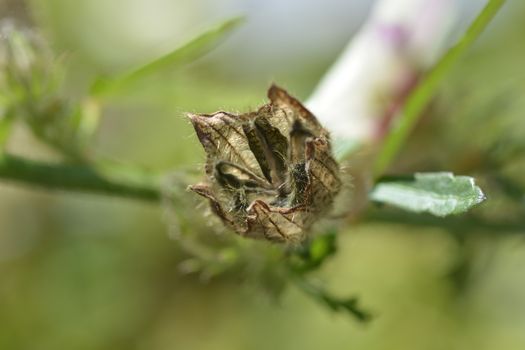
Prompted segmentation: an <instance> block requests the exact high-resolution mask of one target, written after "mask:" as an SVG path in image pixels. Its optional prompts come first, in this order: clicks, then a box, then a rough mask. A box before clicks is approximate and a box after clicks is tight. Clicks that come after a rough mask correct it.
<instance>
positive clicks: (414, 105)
mask: <svg viewBox="0 0 525 350" xmlns="http://www.w3.org/2000/svg"><path fill="white" fill-rule="evenodd" d="M504 3H505V0H490V1H489V2H488V3H487V5H486V6H485V7H484V8H483V10H482V11H481V12H480V14H479V15H478V16H477V17H476V19H475V20H474V21H473V22H472V24H471V25H470V26H469V28H468V29H467V31H466V32H465V34H464V35H463V37H462V38H461V39H460V40H459V42H458V43H457V44H456V45H454V46H453V47H452V48H451V49H450V50H448V51H447V53H446V54H445V55H443V57H441V59H440V60H439V61H438V62H437V63H436V65H435V66H434V67H433V68H432V69H431V70H430V71H429V72H428V73H427V74H426V75H425V76H424V77H423V80H422V81H421V83H420V84H419V85H418V86H417V87H416V89H415V90H414V91H413V92H412V94H411V95H410V96H409V97H408V99H407V101H406V103H405V104H404V106H403V107H402V108H401V110H400V111H399V116H398V118H396V120H397V122H396V123H395V124H394V125H393V126H392V130H391V131H390V133H389V134H388V136H387V138H386V140H385V142H384V144H383V146H382V148H381V151H380V153H379V156H378V157H377V159H376V162H375V164H374V174H375V176H376V177H379V176H381V175H382V174H383V173H384V171H385V170H386V169H387V168H388V166H389V165H390V163H391V162H392V161H393V160H394V158H395V157H396V155H397V154H398V152H399V150H400V149H401V147H402V145H403V143H404V142H405V140H406V139H407V137H408V135H409V134H410V132H411V131H412V129H413V128H414V126H415V124H416V122H417V121H418V119H419V117H420V116H421V112H422V111H423V109H424V108H425V106H426V105H427V104H428V102H429V101H430V99H431V98H432V96H434V93H435V92H436V89H437V88H438V86H439V84H440V83H441V81H442V80H443V79H444V78H445V76H446V75H447V73H448V72H449V71H450V69H451V68H452V67H453V65H454V63H456V61H457V60H458V59H459V58H460V57H461V55H462V54H463V53H465V51H467V49H468V48H469V47H470V46H471V45H472V43H473V42H474V41H475V40H476V39H477V38H478V37H479V35H480V34H481V33H482V32H483V30H484V29H485V28H486V27H487V25H488V24H489V23H490V21H491V20H492V19H493V18H494V16H495V15H496V14H497V13H498V11H499V9H500V8H501V6H503V4H504Z"/></svg>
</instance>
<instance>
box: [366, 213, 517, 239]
mask: <svg viewBox="0 0 525 350" xmlns="http://www.w3.org/2000/svg"><path fill="white" fill-rule="evenodd" d="M362 220H363V221H362V222H363V223H385V224H399V225H406V226H412V227H415V226H420V227H435V228H443V229H447V230H452V231H460V232H470V231H472V232H477V233H480V232H483V233H487V234H494V235H495V236H502V235H504V234H524V233H525V221H523V220H515V221H493V220H486V219H483V218H479V217H474V216H472V217H470V216H467V215H463V216H457V217H447V218H446V219H444V218H438V217H435V216H431V215H423V214H411V213H405V212H401V211H395V212H393V211H390V210H386V209H383V210H370V211H369V212H368V213H367V214H365V215H364V216H363V217H362Z"/></svg>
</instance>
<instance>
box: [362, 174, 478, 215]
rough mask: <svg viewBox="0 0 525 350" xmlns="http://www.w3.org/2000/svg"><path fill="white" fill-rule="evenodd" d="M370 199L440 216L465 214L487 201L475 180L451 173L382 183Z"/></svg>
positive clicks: (420, 175)
mask: <svg viewBox="0 0 525 350" xmlns="http://www.w3.org/2000/svg"><path fill="white" fill-rule="evenodd" d="M370 198H371V199H372V200H373V201H376V202H381V203H387V204H391V205H393V206H396V207H399V208H402V209H405V210H408V211H413V212H416V213H421V212H428V213H431V214H433V215H436V216H440V217H444V216H447V215H453V214H460V213H463V212H466V211H468V210H469V209H470V208H471V207H473V206H475V205H477V204H479V203H481V202H483V201H484V200H485V199H486V197H485V195H484V193H483V191H482V190H481V188H479V187H478V186H476V184H475V182H474V179H473V178H472V177H469V176H454V175H453V174H452V173H448V172H442V173H416V174H415V175H414V176H413V178H411V179H405V180H392V181H384V182H380V183H378V184H377V185H376V186H375V187H374V188H373V189H372V191H371V193H370Z"/></svg>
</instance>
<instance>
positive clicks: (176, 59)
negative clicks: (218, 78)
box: [91, 17, 243, 96]
mask: <svg viewBox="0 0 525 350" xmlns="http://www.w3.org/2000/svg"><path fill="white" fill-rule="evenodd" d="M242 21H243V17H233V18H230V19H228V20H226V21H224V22H222V23H220V24H219V25H217V26H215V27H213V28H211V29H209V30H207V31H205V32H204V33H201V34H200V35H198V36H197V37H195V38H193V39H191V40H190V41H188V42H187V43H186V44H184V45H182V46H180V47H178V48H176V49H174V50H173V51H171V52H169V53H167V54H165V55H163V56H161V57H158V58H156V59H154V60H152V61H150V62H147V63H145V64H143V65H141V66H139V67H135V68H133V69H130V70H129V71H128V72H126V73H123V74H121V75H119V76H116V77H111V78H107V77H99V78H98V79H97V80H96V81H95V82H94V84H93V85H92V87H91V93H92V94H93V95H94V96H98V95H103V94H106V93H109V92H112V91H114V90H116V89H118V88H121V87H125V86H127V85H130V84H131V83H133V82H134V81H136V80H138V79H141V78H144V77H146V76H149V75H152V74H155V73H159V72H162V71H163V70H164V69H166V68H174V67H177V66H180V65H182V64H185V63H187V62H189V61H191V60H192V59H194V58H196V57H199V56H201V55H203V54H205V53H206V52H208V51H209V50H211V49H212V48H214V47H215V45H217V43H218V42H219V41H220V40H221V39H223V38H224V36H225V35H227V34H228V33H230V32H231V31H232V30H233V29H235V28H236V27H237V26H239V25H240V24H241V23H242Z"/></svg>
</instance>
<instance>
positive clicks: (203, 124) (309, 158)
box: [189, 85, 341, 243]
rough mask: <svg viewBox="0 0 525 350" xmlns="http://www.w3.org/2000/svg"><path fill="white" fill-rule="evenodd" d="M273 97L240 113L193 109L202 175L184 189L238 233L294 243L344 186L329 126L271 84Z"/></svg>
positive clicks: (269, 93)
mask: <svg viewBox="0 0 525 350" xmlns="http://www.w3.org/2000/svg"><path fill="white" fill-rule="evenodd" d="M268 97H269V99H270V103H269V104H267V105H264V106H262V107H261V108H259V110H258V111H256V112H252V113H246V114H241V115H234V114H231V113H226V112H217V113H214V114H211V115H196V114H190V115H189V118H190V119H191V122H192V124H193V126H194V128H195V132H196V133H197V137H198V138H199V141H200V142H201V144H202V145H203V147H204V150H205V151H206V153H207V161H206V167H205V170H206V176H207V178H206V181H205V182H204V183H201V184H197V185H193V186H190V187H189V188H190V189H191V190H192V191H194V192H196V193H197V194H200V195H201V196H203V197H205V198H207V199H208V200H209V201H210V204H211V209H212V211H213V212H214V213H215V214H216V215H217V216H218V217H220V218H221V219H222V221H223V222H224V223H225V224H226V225H227V226H228V227H231V228H232V229H233V230H235V231H236V232H237V233H238V234H240V235H241V236H246V237H252V238H263V239H267V240H270V241H273V242H289V243H297V242H300V241H302V240H303V239H304V238H305V237H306V234H307V231H308V229H309V228H310V227H311V226H312V224H313V223H315V222H316V221H317V220H318V219H319V218H321V217H322V216H323V215H324V214H325V213H326V212H327V211H328V210H329V209H330V208H331V206H332V202H333V199H334V197H335V196H336V195H337V193H338V192H339V190H340V189H341V180H340V179H339V165H338V164H337V162H336V161H335V160H334V158H333V157H332V154H331V150H330V141H329V136H328V132H327V131H326V130H325V129H324V128H323V127H322V126H321V125H320V124H319V122H318V121H317V119H316V118H315V117H314V115H313V114H312V113H310V111H308V110H307V109H306V108H305V107H304V106H303V105H302V104H301V103H300V102H299V101H297V100H296V99H295V98H293V97H291V96H290V95H288V93H287V92H286V91H284V90H283V89H281V88H279V87H277V86H275V85H273V86H271V87H270V89H269V90H268Z"/></svg>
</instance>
